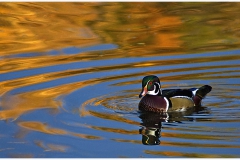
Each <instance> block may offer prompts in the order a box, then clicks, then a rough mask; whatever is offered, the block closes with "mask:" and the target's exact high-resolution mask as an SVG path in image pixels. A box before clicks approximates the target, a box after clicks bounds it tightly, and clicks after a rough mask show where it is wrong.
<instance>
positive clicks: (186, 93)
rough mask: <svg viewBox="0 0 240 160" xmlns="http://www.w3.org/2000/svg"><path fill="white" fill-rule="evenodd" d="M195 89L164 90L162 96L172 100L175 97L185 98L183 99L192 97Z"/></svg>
mask: <svg viewBox="0 0 240 160" xmlns="http://www.w3.org/2000/svg"><path fill="white" fill-rule="evenodd" d="M194 90H195V88H191V89H164V90H162V94H163V96H164V97H167V98H170V97H175V96H183V97H190V98H191V97H192V96H193V91H194Z"/></svg>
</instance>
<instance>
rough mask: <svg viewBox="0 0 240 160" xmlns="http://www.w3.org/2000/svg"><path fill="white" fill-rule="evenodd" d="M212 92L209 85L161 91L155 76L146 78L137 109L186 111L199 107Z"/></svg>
mask: <svg viewBox="0 0 240 160" xmlns="http://www.w3.org/2000/svg"><path fill="white" fill-rule="evenodd" d="M211 90H212V87H211V86H209V85H204V86H202V87H200V88H190V89H166V90H162V89H161V84H160V80H159V79H158V77H157V76H154V75H150V76H146V77H144V78H143V80H142V91H141V93H140V95H139V98H141V97H142V96H144V97H143V98H142V99H141V101H140V102H139V105H138V108H139V110H141V111H150V112H156V113H162V112H169V111H186V110H188V109H191V108H193V107H194V106H200V105H201V100H202V99H203V98H204V97H205V96H206V95H207V93H209V92H210V91H211Z"/></svg>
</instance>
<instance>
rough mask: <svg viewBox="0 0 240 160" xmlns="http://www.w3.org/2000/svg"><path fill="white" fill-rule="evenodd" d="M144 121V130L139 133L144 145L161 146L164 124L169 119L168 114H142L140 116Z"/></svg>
mask: <svg viewBox="0 0 240 160" xmlns="http://www.w3.org/2000/svg"><path fill="white" fill-rule="evenodd" d="M139 117H140V118H141V119H142V123H141V125H142V128H141V129H139V133H140V134H141V135H142V144H144V145H159V144H160V140H159V138H160V137H161V129H162V122H164V121H165V119H166V118H167V113H166V114H161V115H160V114H156V113H142V114H141V115H140V116H139Z"/></svg>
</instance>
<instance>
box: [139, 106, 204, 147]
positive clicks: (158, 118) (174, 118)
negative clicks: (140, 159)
mask: <svg viewBox="0 0 240 160" xmlns="http://www.w3.org/2000/svg"><path fill="white" fill-rule="evenodd" d="M205 109H206V107H201V106H199V107H197V108H194V107H193V109H191V110H187V111H184V112H170V113H166V112H163V113H161V114H159V113H154V112H140V116H139V118H141V120H142V123H141V129H139V134H141V135H142V144H144V145H160V137H161V130H162V122H165V125H174V124H173V123H176V122H177V123H182V122H183V121H194V120H195V119H194V118H192V117H185V116H188V115H191V114H192V113H199V112H202V111H204V110H205ZM206 111H207V110H205V112H206ZM206 113H207V112H206Z"/></svg>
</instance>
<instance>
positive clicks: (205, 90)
mask: <svg viewBox="0 0 240 160" xmlns="http://www.w3.org/2000/svg"><path fill="white" fill-rule="evenodd" d="M211 90H212V87H211V86H209V85H204V86H202V87H200V88H198V90H197V91H196V94H195V96H194V98H193V99H194V103H195V105H200V104H201V100H202V99H203V98H204V97H205V96H206V95H207V94H208V93H209V92H210V91H211Z"/></svg>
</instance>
